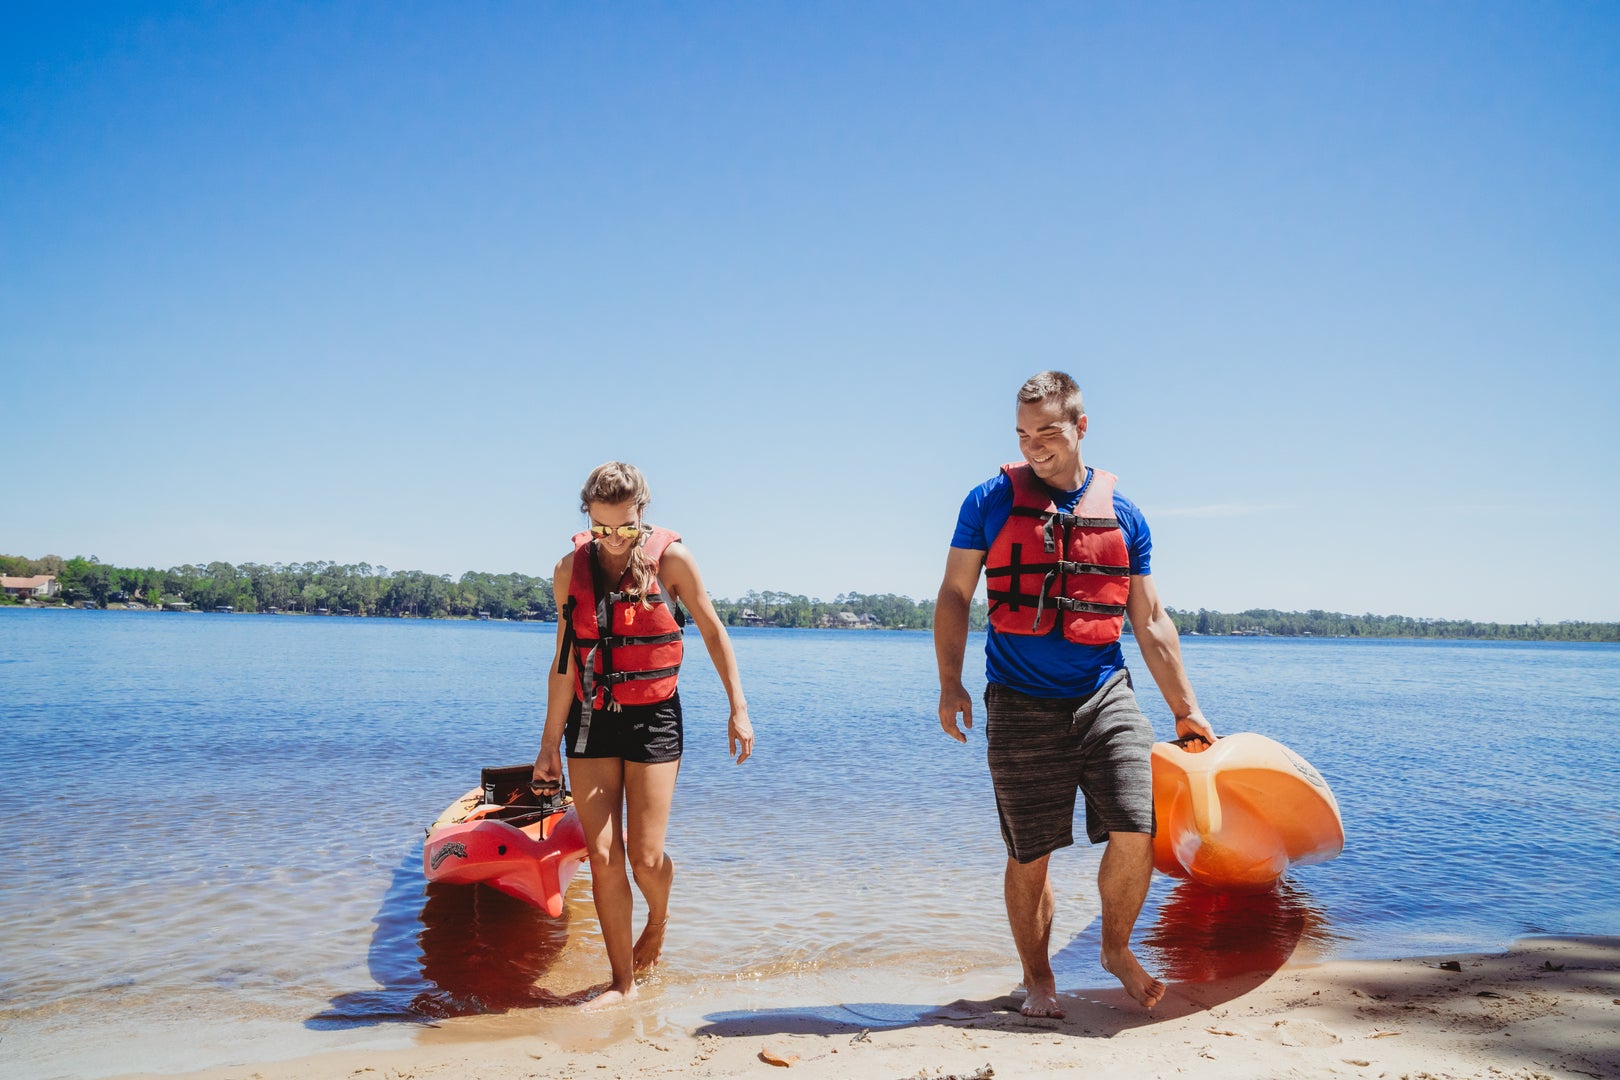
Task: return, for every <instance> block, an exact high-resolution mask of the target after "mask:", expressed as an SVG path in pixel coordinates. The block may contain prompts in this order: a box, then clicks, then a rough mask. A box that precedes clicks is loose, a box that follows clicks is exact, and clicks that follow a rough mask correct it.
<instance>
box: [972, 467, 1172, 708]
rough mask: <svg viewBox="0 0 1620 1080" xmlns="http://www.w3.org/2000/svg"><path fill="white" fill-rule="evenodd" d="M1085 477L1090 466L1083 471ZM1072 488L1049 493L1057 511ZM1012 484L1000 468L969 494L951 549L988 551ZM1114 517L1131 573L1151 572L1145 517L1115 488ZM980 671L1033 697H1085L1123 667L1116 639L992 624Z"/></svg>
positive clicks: (1071, 500)
mask: <svg viewBox="0 0 1620 1080" xmlns="http://www.w3.org/2000/svg"><path fill="white" fill-rule="evenodd" d="M1086 477H1087V479H1088V480H1089V479H1090V477H1091V470H1090V469H1089V468H1088V469H1087V470H1086ZM1084 490H1085V489H1084V488H1081V489H1079V490H1076V491H1068V492H1064V491H1057V490H1055V489H1054V491H1053V493H1052V501H1053V503H1054V504H1055V505H1056V506H1057V508H1058V509H1059V510H1062V511H1063V512H1065V513H1069V512H1071V511H1073V510H1074V507H1075V504H1076V503H1078V502H1079V501H1080V492H1081V491H1084ZM1012 505H1013V488H1012V481H1011V480H1009V479H1007V474H1006V473H1002V472H998V473H996V475H995V476H993V477H991V478H990V479H989V480H986V481H985V482H984V483H982V484H980V485H979V486H978V487H976V488H974V489H973V490H972V491H971V492H969V493H968V497H967V498H966V499H964V500H963V501H962V512H961V513H960V514H958V515H957V518H956V534H955V535H954V536H952V537H951V547H953V548H970V549H972V550H974V551H983V552H986V553H988V552H989V550H990V544H991V543H992V542H993V541H994V540H995V538H996V534H997V533H999V532H1000V531H1001V527H1002V526H1003V525H1005V524H1006V523H1007V518H1008V516H1009V515H1010V514H1011V513H1012ZM1114 516H1115V517H1117V518H1119V528H1120V531H1121V532H1122V533H1123V534H1124V537H1125V549H1126V550H1127V551H1128V552H1130V562H1131V573H1132V574H1144V575H1145V574H1150V573H1152V572H1153V571H1152V569H1151V568H1150V564H1149V559H1150V556H1151V555H1152V553H1153V536H1152V534H1150V533H1149V532H1148V525H1147V519H1146V518H1144V517H1143V516H1142V511H1141V510H1139V509H1137V507H1136V504H1135V503H1133V502H1131V500H1129V499H1127V498H1126V497H1125V496H1123V495H1121V494H1120V493H1119V491H1118V490H1117V489H1116V490H1115V491H1114ZM984 655H985V663H984V674H985V678H986V679H988V680H989V681H991V682H993V683H1000V684H1001V685H1003V686H1010V687H1012V688H1013V689H1014V690H1018V691H1021V692H1022V693H1025V694H1030V695H1032V696H1034V697H1048V698H1050V697H1060V698H1072V697H1084V696H1085V695H1087V694H1089V693H1091V692H1092V691H1093V690H1095V689H1097V687H1099V686H1101V685H1102V684H1103V683H1104V682H1106V681H1107V680H1108V677H1109V676H1110V675H1112V674H1114V672H1116V671H1118V670H1119V669H1120V668H1122V667H1124V666H1125V655H1124V653H1123V652H1121V650H1120V647H1119V642H1117V641H1116V642H1113V643H1112V644H1109V645H1076V644H1075V643H1074V642H1072V641H1069V640H1068V639H1067V638H1065V637H1064V636H1063V629H1062V627H1061V626H1054V627H1053V628H1052V629H1051V631H1049V632H1048V633H1045V634H1039V635H1036V634H1002V633H998V632H997V631H996V629H995V627H991V628H990V632H989V636H988V638H987V640H986V641H985V645H984Z"/></svg>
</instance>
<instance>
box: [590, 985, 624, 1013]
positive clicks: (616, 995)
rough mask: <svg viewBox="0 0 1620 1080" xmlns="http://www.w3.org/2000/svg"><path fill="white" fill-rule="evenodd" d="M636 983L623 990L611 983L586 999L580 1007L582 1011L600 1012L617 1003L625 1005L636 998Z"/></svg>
mask: <svg viewBox="0 0 1620 1080" xmlns="http://www.w3.org/2000/svg"><path fill="white" fill-rule="evenodd" d="M635 996H636V984H635V983H631V984H630V985H629V986H627V987H625V988H624V989H623V990H621V989H619V988H618V987H616V986H613V985H612V984H609V985H608V987H607V988H606V989H604V990H603V991H602V992H601V993H600V994H597V995H596V996H595V997H593V998H591V999H590V1000H588V1001H586V1002H585V1003H584V1004H583V1005H581V1006H580V1007H579V1009H580V1011H581V1012H599V1011H601V1010H602V1009H611V1008H613V1006H615V1005H623V1004H624V1003H625V1002H627V1001H633V1000H635Z"/></svg>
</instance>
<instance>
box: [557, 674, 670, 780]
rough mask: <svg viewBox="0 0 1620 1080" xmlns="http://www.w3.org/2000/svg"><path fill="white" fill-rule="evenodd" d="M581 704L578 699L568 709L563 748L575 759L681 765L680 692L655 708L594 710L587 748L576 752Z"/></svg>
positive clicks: (643, 706) (652, 705)
mask: <svg viewBox="0 0 1620 1080" xmlns="http://www.w3.org/2000/svg"><path fill="white" fill-rule="evenodd" d="M579 716H580V701H579V699H578V698H577V697H576V698H575V699H574V703H573V705H571V706H570V707H569V709H568V728H567V731H566V733H565V734H564V735H563V746H565V747H566V748H567V749H568V756H569V757H571V758H576V757H580V758H623V759H624V760H625V761H634V762H637V763H638V764H642V765H658V764H661V763H663V762H666V761H679V760H680V759H681V750H682V749H683V747H684V742H683V738H682V732H681V695H680V693H679V692H678V691H677V692H676V693H675V694H674V695H673V696H671V697H670V698H669V700H667V701H655V702H654V703H653V704H651V705H621V706H619V708H618V709H617V710H613V709H592V710H591V727H590V730H589V731H588V732H587V733H586V735H585V748H584V749H583V750H580V751H577V752H576V751H575V749H574V745H575V743H576V742H578V740H579Z"/></svg>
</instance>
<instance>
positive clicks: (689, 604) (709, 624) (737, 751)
mask: <svg viewBox="0 0 1620 1080" xmlns="http://www.w3.org/2000/svg"><path fill="white" fill-rule="evenodd" d="M658 579H659V581H661V582H662V583H663V585H664V587H665V588H666V589H667V590H668V591H669V592H670V594H671V595H673V596H674V597H675V598H676V599H678V600H680V601H681V603H683V604H685V605H686V610H687V611H689V612H691V613H692V619H693V621H694V622H696V623H697V627H698V633H700V634H702V635H703V644H704V646H705V647H706V648H707V649H708V650H709V659H710V660H712V661H713V662H714V670H715V671H716V672H718V673H719V675H720V682H721V683H722V684H724V686H725V688H726V698H727V699H728V700H729V701H730V702H731V718H730V720H729V721H728V722H727V725H726V740H727V742H726V744H727V746H728V747H729V748H730V751H729V752H730V753H732V754H734V755H736V758H737V764H739V765H741V764H742V763H743V762H745V761H747V760H748V756H749V755H750V754H752V753H753V752H754V725H753V724H752V723H750V722H749V719H748V702H747V700H746V699H744V697H743V688H742V676H740V675H738V674H737V657H736V654H735V653H733V652H732V651H731V638H730V637H729V636H728V635H727V634H726V627H725V624H724V623H722V622H721V621H720V615H719V613H718V612H716V611H715V610H714V603H713V602H712V601H711V600H710V599H709V594H708V592H707V590H705V589H704V588H703V577H702V575H700V574H699V573H698V568H697V560H696V559H694V558H692V553H691V552H690V551H688V550H687V548H686V545H685V544H682V543H680V542H679V541H677V542H675V543H673V544H671V545H669V547H667V548H665V549H664V556H663V558H662V559H660V560H659V563H658Z"/></svg>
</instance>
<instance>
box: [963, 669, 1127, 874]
mask: <svg viewBox="0 0 1620 1080" xmlns="http://www.w3.org/2000/svg"><path fill="white" fill-rule="evenodd" d="M984 706H985V727H984V730H985V743H986V746H987V747H988V750H989V757H990V780H991V782H992V783H993V784H994V785H995V789H996V811H997V813H999V814H1000V816H1001V837H1002V839H1003V840H1005V841H1006V842H1007V854H1008V855H1009V856H1011V857H1012V858H1014V859H1016V860H1018V861H1019V862H1021V863H1028V862H1034V861H1035V860H1036V859H1039V858H1040V857H1041V856H1043V855H1049V854H1051V853H1052V852H1054V851H1056V850H1057V849H1058V848H1062V847H1068V846H1069V845H1071V844H1073V843H1074V796H1075V791H1076V790H1079V791H1083V792H1084V793H1085V796H1086V835H1087V836H1088V837H1089V838H1090V840H1091V842H1092V843H1093V844H1100V843H1103V842H1104V841H1105V840H1107V839H1108V834H1109V833H1112V832H1135V833H1147V834H1149V835H1152V834H1153V832H1154V820H1153V766H1152V754H1153V725H1152V724H1151V723H1149V721H1148V718H1147V717H1146V716H1143V715H1142V710H1141V708H1139V707H1138V706H1137V704H1136V695H1135V694H1134V693H1132V691H1131V676H1130V673H1129V672H1128V671H1124V670H1121V671H1119V672H1117V673H1115V674H1114V675H1112V676H1111V677H1110V678H1109V679H1108V681H1107V682H1105V683H1103V684H1102V685H1101V686H1100V687H1098V688H1097V689H1096V690H1095V691H1094V692H1093V693H1092V694H1091V695H1090V696H1088V697H1083V698H1039V697H1031V696H1030V695H1028V694H1024V693H1020V692H1019V691H1017V690H1014V689H1012V688H1011V687H1007V686H1002V685H1000V684H998V683H990V684H989V685H988V686H986V687H985V690H984Z"/></svg>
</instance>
